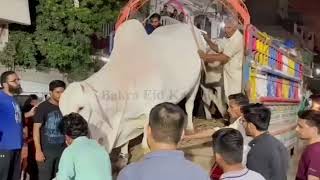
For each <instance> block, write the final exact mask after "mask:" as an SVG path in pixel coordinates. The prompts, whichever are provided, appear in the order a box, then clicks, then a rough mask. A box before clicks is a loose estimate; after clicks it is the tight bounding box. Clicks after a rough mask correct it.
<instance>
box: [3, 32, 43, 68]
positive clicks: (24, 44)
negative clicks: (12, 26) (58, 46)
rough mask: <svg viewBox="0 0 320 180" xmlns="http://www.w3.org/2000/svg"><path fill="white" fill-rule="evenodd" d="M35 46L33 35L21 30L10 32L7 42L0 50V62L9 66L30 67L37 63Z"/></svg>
mask: <svg viewBox="0 0 320 180" xmlns="http://www.w3.org/2000/svg"><path fill="white" fill-rule="evenodd" d="M35 56H36V47H35V45H34V42H33V36H32V35H31V34H29V33H26V32H22V31H12V32H10V36H9V42H8V43H7V45H6V47H5V48H4V50H3V51H1V52H0V63H1V64H4V65H6V66H8V67H10V68H14V67H15V66H23V67H25V68H32V67H35V66H36V65H37V60H36V58H35Z"/></svg>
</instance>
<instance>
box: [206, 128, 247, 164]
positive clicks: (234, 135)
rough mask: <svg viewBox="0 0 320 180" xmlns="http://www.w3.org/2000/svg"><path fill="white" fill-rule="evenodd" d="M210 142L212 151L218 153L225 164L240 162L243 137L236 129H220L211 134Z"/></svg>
mask: <svg viewBox="0 0 320 180" xmlns="http://www.w3.org/2000/svg"><path fill="white" fill-rule="evenodd" d="M212 143H213V150H214V152H215V153H218V154H220V155H221V156H222V158H223V160H224V161H225V162H226V163H227V164H229V165H233V164H239V163H241V162H242V158H243V157H242V155H243V137H242V135H241V133H240V132H239V131H238V130H236V129H233V128H224V129H220V130H218V131H217V132H215V133H214V134H213V135H212Z"/></svg>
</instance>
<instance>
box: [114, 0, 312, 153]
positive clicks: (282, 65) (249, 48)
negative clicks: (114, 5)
mask: <svg viewBox="0 0 320 180" xmlns="http://www.w3.org/2000/svg"><path fill="white" fill-rule="evenodd" d="M147 3H148V0H130V1H129V2H128V3H127V5H126V6H125V7H124V8H123V9H122V11H121V12H120V15H119V18H118V21H117V23H116V29H117V28H118V27H119V26H120V25H121V24H122V23H123V22H125V21H126V20H128V19H130V18H134V16H135V14H137V12H138V11H139V9H141V8H142V7H143V6H144V5H146V4H147ZM164 5H166V6H168V5H170V7H171V8H172V10H174V9H175V10H177V11H178V12H180V13H182V14H183V15H184V16H185V19H184V20H183V21H181V20H180V21H179V20H177V19H175V18H172V17H169V16H162V17H161V22H162V25H170V24H175V23H189V24H190V25H191V26H193V25H195V26H197V27H198V28H200V29H202V30H204V31H206V33H207V34H209V35H210V36H211V38H212V39H214V38H219V37H221V36H223V32H221V30H222V28H221V24H222V21H221V19H223V16H224V15H226V14H227V15H228V16H233V17H234V18H237V19H238V21H239V24H241V28H240V29H241V31H242V33H243V35H244V42H245V44H244V46H243V47H244V48H245V54H244V57H243V73H242V74H243V75H242V91H243V92H244V93H246V94H247V95H248V97H249V99H250V102H256V103H263V104H265V105H266V106H267V107H269V108H270V110H271V113H272V116H271V122H270V127H269V132H270V133H271V134H273V135H274V136H275V137H276V138H278V139H279V140H280V141H281V142H282V143H283V144H284V145H285V146H286V147H287V149H288V151H289V152H290V153H291V154H293V153H294V149H295V147H296V145H297V141H298V139H297V136H296V133H295V128H296V125H297V119H298V117H297V112H298V109H299V105H300V101H301V99H302V95H303V94H302V92H303V87H304V86H303V85H304V77H305V76H310V72H311V70H310V65H309V64H305V63H304V61H303V59H301V57H299V56H297V52H296V51H295V49H294V48H293V47H292V45H290V41H283V40H280V39H278V38H276V37H272V36H270V35H268V34H267V33H265V32H262V31H260V30H259V29H258V28H256V27H255V26H254V25H252V24H250V14H249V12H248V9H247V8H246V5H245V4H244V3H243V1H242V0H214V1H207V0H203V1H199V0H151V2H150V14H153V13H155V12H157V13H160V12H161V10H162V8H163V7H164ZM180 13H178V14H180ZM222 25H223V24H222ZM206 141H208V140H206Z"/></svg>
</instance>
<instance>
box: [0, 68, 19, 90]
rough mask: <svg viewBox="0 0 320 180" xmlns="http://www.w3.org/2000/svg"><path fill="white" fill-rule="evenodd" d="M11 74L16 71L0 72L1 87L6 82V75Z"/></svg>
mask: <svg viewBox="0 0 320 180" xmlns="http://www.w3.org/2000/svg"><path fill="white" fill-rule="evenodd" d="M12 74H16V72H14V71H5V72H3V73H2V74H1V77H0V84H1V86H2V87H3V84H4V83H6V82H7V81H8V76H10V75H12Z"/></svg>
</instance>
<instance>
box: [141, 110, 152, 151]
mask: <svg viewBox="0 0 320 180" xmlns="http://www.w3.org/2000/svg"><path fill="white" fill-rule="evenodd" d="M148 117H149V116H148ZM148 125H149V121H146V123H145V125H144V128H143V138H142V143H141V146H142V149H143V153H144V154H147V153H148V152H150V148H149V146H148V141H147V133H148V132H147V131H148Z"/></svg>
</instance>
